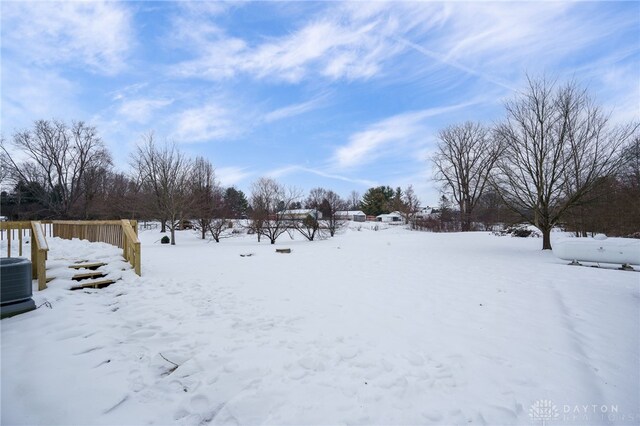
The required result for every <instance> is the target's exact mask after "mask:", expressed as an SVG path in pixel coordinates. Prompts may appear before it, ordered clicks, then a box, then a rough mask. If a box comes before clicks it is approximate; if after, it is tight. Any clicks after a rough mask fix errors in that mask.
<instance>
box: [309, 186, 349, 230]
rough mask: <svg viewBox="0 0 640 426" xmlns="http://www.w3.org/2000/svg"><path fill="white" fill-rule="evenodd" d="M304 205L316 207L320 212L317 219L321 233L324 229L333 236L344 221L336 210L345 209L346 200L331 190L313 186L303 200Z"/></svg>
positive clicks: (310, 207)
mask: <svg viewBox="0 0 640 426" xmlns="http://www.w3.org/2000/svg"><path fill="white" fill-rule="evenodd" d="M305 207H306V208H309V209H316V210H318V211H319V212H320V213H322V218H321V220H319V221H318V222H319V223H318V225H319V227H320V231H321V233H322V231H326V232H328V233H329V236H331V237H333V236H334V235H335V234H336V231H337V230H338V229H340V227H341V226H342V225H343V224H344V223H345V222H344V220H341V219H340V218H339V217H338V216H337V215H336V212H339V211H341V210H345V209H346V208H347V202H346V201H344V200H343V199H342V198H341V197H340V196H339V195H338V194H336V193H335V192H333V191H332V190H328V189H324V188H313V189H312V190H311V191H309V196H308V197H307V199H306V201H305Z"/></svg>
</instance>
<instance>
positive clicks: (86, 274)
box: [71, 271, 105, 281]
mask: <svg viewBox="0 0 640 426" xmlns="http://www.w3.org/2000/svg"><path fill="white" fill-rule="evenodd" d="M104 276H105V274H104V272H102V271H92V272H84V273H81V274H75V275H74V276H73V277H71V279H72V280H73V281H82V280H86V279H89V278H103V277H104Z"/></svg>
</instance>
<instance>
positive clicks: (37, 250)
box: [31, 222, 49, 290]
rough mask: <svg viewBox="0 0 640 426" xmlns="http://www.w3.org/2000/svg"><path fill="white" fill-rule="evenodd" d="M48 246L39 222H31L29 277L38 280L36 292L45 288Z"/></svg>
mask: <svg viewBox="0 0 640 426" xmlns="http://www.w3.org/2000/svg"><path fill="white" fill-rule="evenodd" d="M48 252H49V245H48V244H47V237H46V236H45V234H44V229H42V224H40V222H31V268H32V269H31V275H32V278H37V279H38V290H44V289H45V288H47V254H48Z"/></svg>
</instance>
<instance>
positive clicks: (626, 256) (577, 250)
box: [553, 234, 640, 265]
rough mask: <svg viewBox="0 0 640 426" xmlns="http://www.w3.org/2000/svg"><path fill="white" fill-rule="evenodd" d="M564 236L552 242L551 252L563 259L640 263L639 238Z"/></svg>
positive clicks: (622, 263) (600, 235)
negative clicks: (564, 237)
mask: <svg viewBox="0 0 640 426" xmlns="http://www.w3.org/2000/svg"><path fill="white" fill-rule="evenodd" d="M596 237H597V238H566V239H562V240H559V241H556V242H555V243H554V244H553V254H554V255H555V256H556V257H559V258H560V259H563V260H569V261H574V260H576V261H583V262H597V263H617V264H621V265H625V264H626V265H640V239H634V238H607V237H606V236H604V235H602V234H598V235H596Z"/></svg>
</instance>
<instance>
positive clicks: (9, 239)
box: [7, 228, 13, 257]
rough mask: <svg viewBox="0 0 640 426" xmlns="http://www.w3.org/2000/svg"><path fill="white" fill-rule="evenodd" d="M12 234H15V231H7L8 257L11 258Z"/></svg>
mask: <svg viewBox="0 0 640 426" xmlns="http://www.w3.org/2000/svg"><path fill="white" fill-rule="evenodd" d="M11 234H13V229H11V228H9V229H7V257H11Z"/></svg>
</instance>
